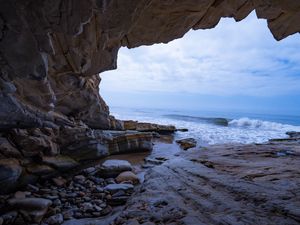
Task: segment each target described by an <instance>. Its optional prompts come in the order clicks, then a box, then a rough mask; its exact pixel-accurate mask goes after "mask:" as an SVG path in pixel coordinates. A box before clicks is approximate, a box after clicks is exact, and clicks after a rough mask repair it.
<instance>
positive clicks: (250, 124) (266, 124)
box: [229, 117, 299, 131]
mask: <svg viewBox="0 0 300 225" xmlns="http://www.w3.org/2000/svg"><path fill="white" fill-rule="evenodd" d="M229 126H230V127H243V128H252V129H263V130H280V131H291V130H299V126H292V125H289V124H281V123H276V122H270V121H264V120H257V119H249V118H247V117H243V118H240V119H234V120H232V121H230V122H229Z"/></svg>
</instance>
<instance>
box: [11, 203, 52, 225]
mask: <svg viewBox="0 0 300 225" xmlns="http://www.w3.org/2000/svg"><path fill="white" fill-rule="evenodd" d="M8 204H9V205H10V206H11V207H12V208H13V209H14V210H17V211H18V212H20V213H22V214H23V215H24V217H25V218H26V220H27V221H28V222H31V223H39V222H40V221H41V220H42V219H43V217H44V215H45V214H46V212H47V210H48V207H49V206H50V205H51V204H52V202H51V201H50V200H48V199H43V198H22V199H16V198H14V199H10V200H9V201H8Z"/></svg>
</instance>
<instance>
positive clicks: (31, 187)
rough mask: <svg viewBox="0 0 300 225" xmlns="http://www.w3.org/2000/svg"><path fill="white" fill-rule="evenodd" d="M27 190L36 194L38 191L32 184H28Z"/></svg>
mask: <svg viewBox="0 0 300 225" xmlns="http://www.w3.org/2000/svg"><path fill="white" fill-rule="evenodd" d="M27 189H28V190H29V191H32V192H38V191H39V188H38V187H37V186H34V185H32V184H28V185H27Z"/></svg>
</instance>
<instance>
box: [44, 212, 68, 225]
mask: <svg viewBox="0 0 300 225" xmlns="http://www.w3.org/2000/svg"><path fill="white" fill-rule="evenodd" d="M46 222H47V223H48V224H50V225H52V224H62V223H63V222H64V217H63V215H62V214H61V213H59V214H56V215H54V216H50V217H49V218H48V219H47V220H46Z"/></svg>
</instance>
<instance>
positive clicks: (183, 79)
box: [100, 12, 300, 144]
mask: <svg viewBox="0 0 300 225" xmlns="http://www.w3.org/2000/svg"><path fill="white" fill-rule="evenodd" d="M299 44H300V39H299V35H293V36H290V37H288V38H286V39H284V40H281V41H280V42H278V41H276V40H275V39H274V38H273V36H272V34H271V33H270V32H269V30H268V29H267V22H266V21H265V20H258V19H257V16H256V14H255V12H252V13H251V14H250V15H249V16H248V17H247V18H245V19H244V20H243V21H240V22H238V23H236V22H235V21H234V20H233V19H229V18H222V19H221V21H220V22H219V24H218V25H217V26H216V27H215V28H214V29H211V30H197V31H190V32H188V33H187V34H186V35H185V36H184V37H183V38H181V39H178V40H174V41H172V42H170V43H168V44H155V45H153V46H146V47H138V48H134V49H127V48H122V49H120V52H119V58H118V69H117V70H114V71H108V72H105V73H103V74H101V77H102V82H101V85H100V92H101V95H102V96H103V97H104V99H105V100H106V101H107V103H108V105H109V106H110V109H111V112H112V114H113V115H115V116H116V117H117V118H120V119H136V120H139V121H141V120H142V121H146V122H156V123H173V124H176V125H178V126H186V127H193V128H192V129H193V132H191V133H188V134H185V135H184V137H186V136H188V135H190V136H193V137H194V138H199V136H200V137H202V140H201V141H202V142H203V143H209V144H216V143H226V142H241V143H251V142H259V143H261V142H264V141H267V140H268V139H270V138H275V137H285V135H286V134H285V133H286V132H287V131H290V130H297V131H298V130H299V127H298V126H300V118H299V116H298V115H299V114H300V109H299V106H300V100H299V99H300V98H299V96H300V92H299V90H300V77H299V73H300V67H299V65H298V61H299V59H300V54H299V53H298V51H297V49H296V48H295V46H298V45H299ZM218 118H221V119H224V120H226V121H228V126H227V127H226V128H224V127H223V126H221V127H220V126H219V125H224V122H223V123H222V122H221V124H220V121H219V120H217V122H214V120H216V119H218ZM224 120H223V121H224ZM226 121H225V123H226ZM203 124H205V125H203ZM212 124H213V125H212Z"/></svg>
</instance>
